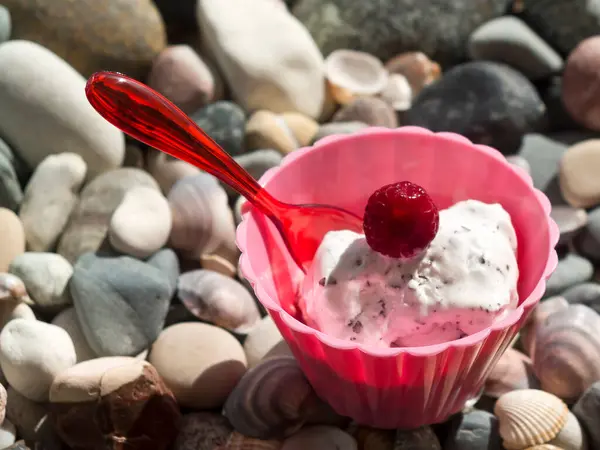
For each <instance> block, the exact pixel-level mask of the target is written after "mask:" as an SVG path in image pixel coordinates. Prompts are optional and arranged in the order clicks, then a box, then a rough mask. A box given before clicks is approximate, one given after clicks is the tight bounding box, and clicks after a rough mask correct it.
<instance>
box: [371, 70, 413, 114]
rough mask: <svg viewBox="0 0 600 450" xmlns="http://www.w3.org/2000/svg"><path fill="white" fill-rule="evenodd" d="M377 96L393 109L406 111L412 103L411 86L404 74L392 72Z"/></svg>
mask: <svg viewBox="0 0 600 450" xmlns="http://www.w3.org/2000/svg"><path fill="white" fill-rule="evenodd" d="M379 96H380V97H381V98H382V99H383V100H385V101H386V102H387V103H389V104H390V105H391V106H392V108H394V110H395V111H408V110H409V109H410V106H411V105H412V88H411V87H410V84H408V80H407V79H406V77H405V76H404V75H401V74H399V73H393V74H391V75H390V76H389V77H388V81H387V84H386V85H385V87H384V88H383V90H382V91H381V93H380V94H379Z"/></svg>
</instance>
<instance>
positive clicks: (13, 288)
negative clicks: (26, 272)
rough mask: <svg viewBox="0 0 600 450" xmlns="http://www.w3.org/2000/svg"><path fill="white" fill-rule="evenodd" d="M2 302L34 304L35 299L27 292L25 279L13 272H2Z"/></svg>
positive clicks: (0, 277) (0, 274)
mask: <svg viewBox="0 0 600 450" xmlns="http://www.w3.org/2000/svg"><path fill="white" fill-rule="evenodd" d="M0 302H14V303H26V304H28V305H33V300H31V298H30V297H29V295H28V294H27V289H26V288H25V283H23V280H21V279H20V278H19V277H18V276H16V275H13V274H11V273H0Z"/></svg>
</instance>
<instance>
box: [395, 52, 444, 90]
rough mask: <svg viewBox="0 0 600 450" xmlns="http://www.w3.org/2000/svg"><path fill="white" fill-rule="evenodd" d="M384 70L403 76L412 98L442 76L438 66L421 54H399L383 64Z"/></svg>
mask: <svg viewBox="0 0 600 450" xmlns="http://www.w3.org/2000/svg"><path fill="white" fill-rule="evenodd" d="M385 68H386V69H387V70H388V71H389V72H390V73H392V74H395V73H396V74H400V75H404V76H405V77H406V79H407V80H408V83H409V84H410V87H411V89H412V94H413V98H414V97H416V96H417V95H418V94H419V92H421V91H422V90H423V88H424V87H425V86H427V85H428V84H431V83H433V82H434V81H436V80H438V79H439V78H440V76H441V75H442V70H441V68H440V65H439V64H438V63H436V62H434V61H432V60H431V59H429V58H428V57H427V55H426V54H425V53H422V52H407V53H401V54H400V55H397V56H395V57H393V58H392V59H390V60H389V61H388V62H386V63H385Z"/></svg>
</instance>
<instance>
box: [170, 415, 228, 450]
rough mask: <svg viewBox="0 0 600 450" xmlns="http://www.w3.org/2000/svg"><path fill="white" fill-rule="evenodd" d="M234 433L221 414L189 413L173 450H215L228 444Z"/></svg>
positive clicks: (182, 422)
mask: <svg viewBox="0 0 600 450" xmlns="http://www.w3.org/2000/svg"><path fill="white" fill-rule="evenodd" d="M232 431H233V429H232V427H231V425H230V424H229V421H228V420H227V419H226V418H225V417H224V416H222V415H221V414H215V413H210V412H196V413H189V414H186V415H184V416H183V418H182V420H181V429H180V430H179V434H178V435H177V439H176V440H175V443H174V444H173V450H215V449H217V448H218V447H219V446H221V445H223V446H224V445H225V444H226V443H227V439H228V438H229V436H230V435H231V432H232Z"/></svg>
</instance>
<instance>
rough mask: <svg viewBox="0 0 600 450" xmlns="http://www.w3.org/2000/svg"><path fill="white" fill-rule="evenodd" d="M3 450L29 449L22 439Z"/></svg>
mask: <svg viewBox="0 0 600 450" xmlns="http://www.w3.org/2000/svg"><path fill="white" fill-rule="evenodd" d="M5 450H31V448H30V447H29V446H28V445H27V443H26V442H25V441H24V440H23V439H21V440H20V441H17V442H15V443H14V444H13V445H11V446H9V447H6V449H5ZM52 450H54V449H52Z"/></svg>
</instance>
